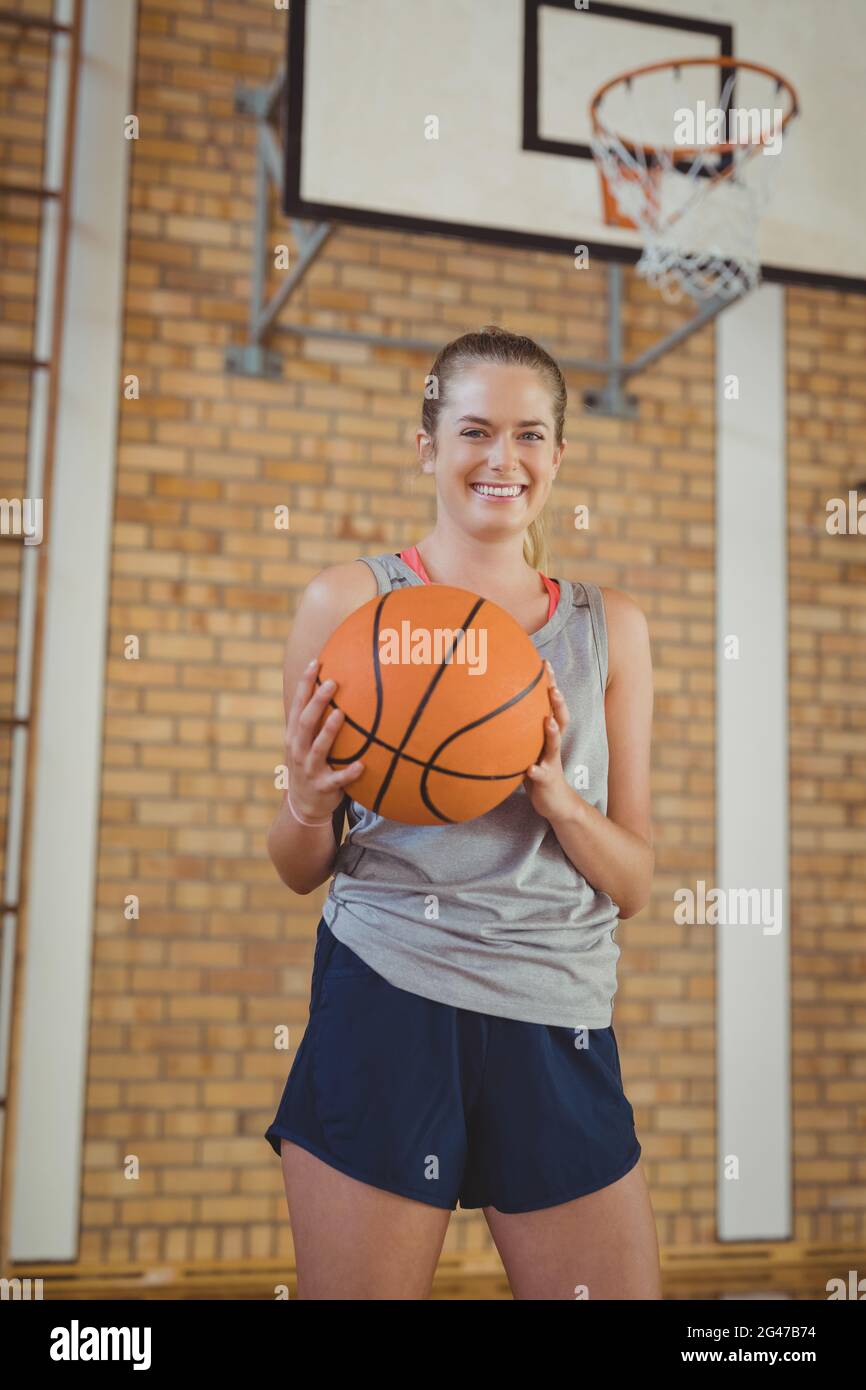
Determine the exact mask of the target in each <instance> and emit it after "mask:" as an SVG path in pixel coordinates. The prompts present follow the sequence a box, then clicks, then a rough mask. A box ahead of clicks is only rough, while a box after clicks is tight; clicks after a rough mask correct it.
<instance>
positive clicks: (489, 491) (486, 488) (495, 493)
mask: <svg viewBox="0 0 866 1390" xmlns="http://www.w3.org/2000/svg"><path fill="white" fill-rule="evenodd" d="M470 487H471V488H472V489H473V490H474V491H475V492H480V493H481V496H482V497H517V496H519V494H520V493H521V492H522V490H523V489H522V487H520V486H515V487H491V486H490V485H489V484H488V483H470Z"/></svg>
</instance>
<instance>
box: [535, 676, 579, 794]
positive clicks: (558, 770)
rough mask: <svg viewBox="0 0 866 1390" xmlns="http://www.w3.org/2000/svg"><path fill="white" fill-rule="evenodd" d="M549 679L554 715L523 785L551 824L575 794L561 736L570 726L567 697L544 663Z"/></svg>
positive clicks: (545, 727) (547, 721) (549, 718)
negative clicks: (566, 769)
mask: <svg viewBox="0 0 866 1390" xmlns="http://www.w3.org/2000/svg"><path fill="white" fill-rule="evenodd" d="M544 665H545V667H546V668H547V674H548V677H549V679H550V688H549V691H548V693H549V696H550V708H551V711H552V714H551V716H549V717H548V718H547V719H546V720H545V724H544V749H543V751H542V754H541V760H540V762H537V763H533V764H532V766H531V767H529V768H527V770H526V780H525V782H524V786H525V788H526V794H527V796H528V797H529V800H530V803H531V805H532V808H533V810H535V811H537V813H538V814H539V815H540V816H544V817H545V818H546V819H547V820H549V821H554V820H555V819H556V818H557V817H561V816H563V815H564V814H566V813H567V812H568V811H569V810H570V809H571V807H572V806H573V803H574V797H575V792H574V790H573V788H571V787H570V786H569V785H568V782H567V781H566V780H565V772H564V771H563V767H562V756H561V747H562V735H563V733H564V732H565V730H566V728H567V727H568V724H569V720H570V715H569V713H568V705H567V704H566V703H565V696H564V695H563V693H562V691H561V690H560V689H559V688H558V686H557V685H556V677H555V676H554V674H553V667H552V666H551V664H550V662H549V661H545V663H544Z"/></svg>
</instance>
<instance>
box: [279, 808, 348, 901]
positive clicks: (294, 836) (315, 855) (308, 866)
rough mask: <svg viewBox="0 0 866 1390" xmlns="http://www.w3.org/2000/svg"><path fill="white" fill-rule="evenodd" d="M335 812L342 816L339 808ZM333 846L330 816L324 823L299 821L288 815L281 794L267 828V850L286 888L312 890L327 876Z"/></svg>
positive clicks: (334, 847) (296, 890)
mask: <svg viewBox="0 0 866 1390" xmlns="http://www.w3.org/2000/svg"><path fill="white" fill-rule="evenodd" d="M336 814H337V813H336V812H335V815H336ZM339 814H340V816H341V817H342V810H341V811H340V812H339ZM336 833H337V834H338V833H339V830H337V831H336ZM337 849H338V845H337V840H336V838H335V822H334V821H333V820H329V821H328V822H327V824H325V825H317V826H307V825H302V824H301V822H300V821H298V820H296V819H295V817H294V816H293V815H292V813H291V811H290V810H289V807H288V804H287V802H286V798H285V796H284V797H283V803H282V805H281V807H280V809H279V811H278V812H277V815H276V816H275V817H274V820H273V823H272V825H271V828H270V830H269V831H268V853H269V855H270V857H271V862H272V863H273V865H274V868H275V869H276V871H277V873H278V874H279V876H280V878H281V879H282V880H283V883H285V884H286V886H287V887H288V888H291V889H292V891H293V892H295V893H302V894H304V893H312V891H313V889H314V888H318V887H319V886H320V884H322V883H324V882H325V879H327V878H329V877H330V874H331V870H332V868H333V867H334V860H335V859H336V857H337Z"/></svg>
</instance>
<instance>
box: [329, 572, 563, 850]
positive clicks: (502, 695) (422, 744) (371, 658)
mask: <svg viewBox="0 0 866 1390" xmlns="http://www.w3.org/2000/svg"><path fill="white" fill-rule="evenodd" d="M320 660H321V665H320V667H319V673H318V676H317V681H318V682H322V681H326V680H328V679H331V680H334V681H336V682H337V689H336V690H335V692H334V697H333V699H332V700H331V701H330V706H333V707H336V708H338V709H341V710H342V711H343V713H344V715H345V718H344V720H343V722H342V724H341V725H340V730H339V733H338V734H337V737H336V738H335V740H334V743H333V745H332V747H331V752H330V754H329V759H328V761H329V762H330V764H331V766H332V767H334V768H342V767H347V766H348V764H349V763H352V762H354V761H355V759H356V758H359V759H360V760H361V761H362V762H363V764H364V771H363V772H362V774H361V776H360V777H358V778H356V779H355V781H353V782H350V783H349V784H348V786H347V787H346V791H347V792H348V794H349V795H350V796H351V797H352V798H353V799H354V800H355V801H357V802H358V803H359V804H360V805H362V806H366V807H367V809H368V810H371V811H375V812H376V814H377V815H380V816H387V817H389V818H390V819H391V820H397V821H404V822H406V823H407V824H409V825H448V824H451V823H453V822H455V821H465V820H472V819H473V817H475V816H481V815H484V813H485V811H490V810H492V809H493V807H494V806H498V805H499V803H500V802H501V801H504V800H505V798H506V797H507V796H509V795H510V793H511V792H513V791H514V790H515V788H516V787H519V786H520V785H521V783H522V782H523V779H524V777H525V776H526V769H527V768H528V767H529V765H530V764H531V763H534V762H537V761H538V759H539V758H540V757H541V754H542V750H543V748H544V721H545V719H546V718H547V717H548V716H549V715H550V701H549V699H548V688H549V681H548V679H547V674H546V672H545V669H544V663H543V661H542V659H541V655H540V653H539V652H538V649H537V648H536V647H535V645H534V643H533V642H532V641H531V639H530V638H529V636H528V635H527V634H526V633H525V632H524V631H523V629H522V627H521V626H520V624H519V623H518V622H516V621H515V619H514V618H512V616H511V614H510V613H506V612H505V610H504V609H502V608H500V607H499V605H498V604H496V603H491V601H490V600H489V599H484V598H480V597H479V596H478V594H473V593H470V592H469V591H468V590H467V589H455V588H452V587H451V586H450V585H447V584H425V585H423V586H421V585H413V586H412V587H411V588H407V589H394V590H392V591H391V592H390V593H387V594H380V595H378V596H377V597H376V598H372V599H370V601H369V603H365V604H364V605H363V606H362V607H361V608H358V609H357V610H356V611H355V612H354V613H352V614H351V615H350V616H349V617H348V618H347V619H346V621H345V622H344V623H341V625H340V626H339V627H338V628H337V630H336V632H334V633H333V634H332V636H331V637H330V638H329V640H328V641H327V642H326V643H325V646H324V647H323V648H322V651H321V653H320Z"/></svg>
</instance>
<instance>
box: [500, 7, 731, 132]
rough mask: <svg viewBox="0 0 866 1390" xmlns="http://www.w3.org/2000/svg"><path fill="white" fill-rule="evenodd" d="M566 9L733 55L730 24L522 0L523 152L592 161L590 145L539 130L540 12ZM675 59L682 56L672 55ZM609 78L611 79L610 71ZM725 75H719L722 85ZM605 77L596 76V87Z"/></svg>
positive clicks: (624, 9)
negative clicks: (708, 39)
mask: <svg viewBox="0 0 866 1390" xmlns="http://www.w3.org/2000/svg"><path fill="white" fill-rule="evenodd" d="M544 8H546V9H551V10H566V11H568V13H569V14H572V15H574V16H575V17H578V18H579V17H581V16H583V15H590V16H591V17H592V18H593V19H620V20H623V21H625V22H626V23H634V24H647V25H652V27H653V28H656V29H676V30H678V31H679V32H680V33H689V34H709V35H711V36H712V37H713V38H715V39H717V40H718V43H719V52H718V56H719V57H720V58H730V57H731V56H732V55H733V52H734V29H733V25H731V24H715V23H714V22H713V21H712V20H709V19H689V18H685V17H684V16H682V15H672V14H667V13H666V12H664V11H662V10H645V9H642V8H641V7H640V6H638V5H609V4H606V3H605V4H602V3H600V0H592V4H591V6H590V8H589V9H588V10H577V9H575V7H574V0H523V149H524V150H529V151H534V152H536V153H538V154H555V155H561V156H563V157H566V158H570V159H592V150H591V149H590V147H589V145H584V144H581V143H579V142H577V141H570V140H553V139H551V138H550V137H549V136H545V135H542V134H541V132H540V130H539V128H538V97H539V92H540V77H541V66H540V64H541V44H540V37H541V11H542V9H544ZM673 56H674V57H679V58H682V57H684V56H685V55H684V54H682V53H679V52H675V53H673ZM607 76H608V77H614V76H615V73H614V72H610V73H608V74H607ZM725 76H726V74H724V73H722V74H721V75H720V82H721V84H722V86H724V82H725ZM604 80H605V75H604V74H603V73H599V76H598V81H599V84H600V83H601V82H603V81H604Z"/></svg>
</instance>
